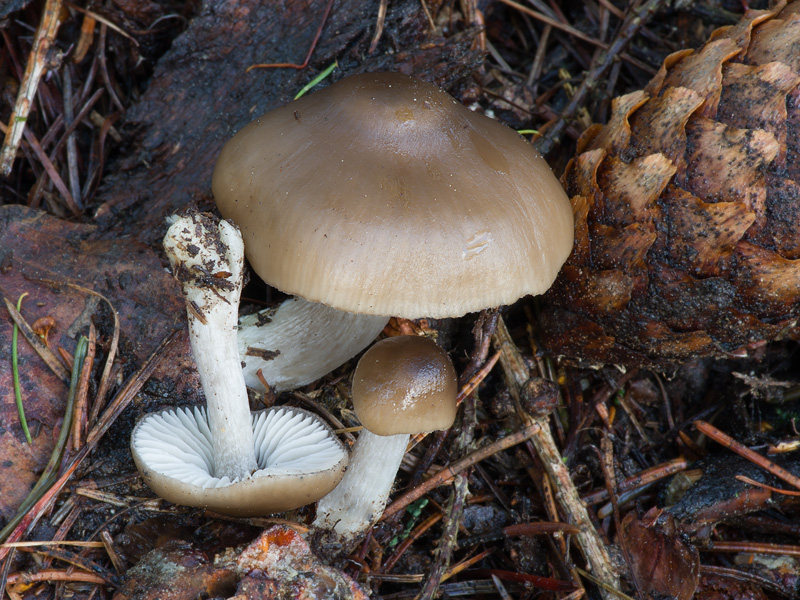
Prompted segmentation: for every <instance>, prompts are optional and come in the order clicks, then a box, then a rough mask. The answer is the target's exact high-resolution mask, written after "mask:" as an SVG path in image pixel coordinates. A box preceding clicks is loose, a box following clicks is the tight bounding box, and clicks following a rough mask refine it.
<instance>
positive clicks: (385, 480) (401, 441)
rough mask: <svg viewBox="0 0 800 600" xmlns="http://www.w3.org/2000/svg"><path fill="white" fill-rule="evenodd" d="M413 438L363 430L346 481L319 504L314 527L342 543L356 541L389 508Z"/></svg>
mask: <svg viewBox="0 0 800 600" xmlns="http://www.w3.org/2000/svg"><path fill="white" fill-rule="evenodd" d="M408 440H409V435H408V434H406V433H401V434H397V435H375V434H374V433H371V432H369V431H367V430H366V429H362V430H361V433H360V434H359V436H358V440H356V443H355V445H354V446H353V451H352V454H351V456H350V464H349V466H348V467H347V471H345V474H344V477H343V478H342V481H340V482H339V485H337V486H336V487H335V488H334V489H333V491H332V492H330V493H329V494H328V495H327V496H325V497H323V498H322V499H321V500H320V501H319V504H317V517H316V519H315V521H314V526H315V527H317V528H319V529H325V530H328V531H333V532H334V533H336V534H337V535H338V536H339V539H340V541H341V543H342V544H344V545H347V544H349V542H351V541H354V540H355V539H356V538H357V537H358V536H360V535H361V534H362V533H364V532H365V531H366V530H367V529H369V527H370V526H371V525H372V524H373V523H375V522H376V521H377V520H378V519H379V518H380V517H381V515H382V514H383V510H384V509H385V508H386V501H387V500H388V499H389V493H390V492H391V491H392V484H393V483H394V478H395V475H397V470H398V469H399V468H400V461H402V460H403V456H404V455H405V452H406V447H407V446H408Z"/></svg>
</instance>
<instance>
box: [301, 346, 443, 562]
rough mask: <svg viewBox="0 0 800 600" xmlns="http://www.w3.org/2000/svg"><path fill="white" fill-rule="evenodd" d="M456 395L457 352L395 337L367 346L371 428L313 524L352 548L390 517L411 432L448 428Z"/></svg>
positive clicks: (360, 412)
mask: <svg viewBox="0 0 800 600" xmlns="http://www.w3.org/2000/svg"><path fill="white" fill-rule="evenodd" d="M457 393H458V383H457V378H456V372H455V368H454V367H453V363H452V362H451V361H450V357H449V356H448V355H447V353H446V352H445V351H444V350H442V349H441V348H440V347H439V346H438V345H437V344H436V343H435V342H434V341H432V340H430V339H428V338H424V337H418V336H413V335H405V336H397V337H390V338H385V339H383V340H381V341H379V342H377V343H376V344H375V345H374V346H372V347H371V348H370V349H369V350H367V351H366V352H365V353H364V355H363V356H362V357H361V359H360V360H359V361H358V365H357V366H356V370H355V373H354V374H353V408H354V409H355V412H356V416H358V418H359V420H360V421H361V423H362V425H363V426H364V429H363V430H362V431H361V433H360V434H359V436H358V440H357V441H356V443H355V446H354V447H353V452H352V457H351V461H350V466H349V467H348V469H347V471H346V473H345V476H344V478H343V479H342V481H341V482H340V483H339V485H338V486H336V488H335V489H334V490H333V491H332V492H330V493H329V494H328V495H326V496H325V497H324V498H322V499H321V500H320V501H319V503H318V504H317V517H316V520H315V521H314V526H315V527H317V528H319V529H323V530H328V531H332V532H333V533H334V534H335V535H336V536H337V538H338V543H340V544H342V545H343V546H345V547H346V546H347V545H349V543H350V542H351V541H353V540H355V539H356V538H357V537H358V536H359V535H360V534H362V533H363V532H365V531H366V530H367V529H368V528H369V527H370V526H371V525H372V524H373V523H374V522H375V521H376V520H377V519H378V518H380V516H381V515H382V514H383V510H384V508H385V507H386V502H387V500H388V498H389V493H390V492H391V489H392V484H393V483H394V479H395V476H396V474H397V470H398V468H399V466H400V461H401V460H402V459H403V455H404V454H405V452H406V446H407V445H408V441H409V437H410V434H416V433H424V432H429V431H434V430H437V429H448V428H449V427H450V426H451V425H452V424H453V421H454V419H455V416H456V409H457V405H456V396H457Z"/></svg>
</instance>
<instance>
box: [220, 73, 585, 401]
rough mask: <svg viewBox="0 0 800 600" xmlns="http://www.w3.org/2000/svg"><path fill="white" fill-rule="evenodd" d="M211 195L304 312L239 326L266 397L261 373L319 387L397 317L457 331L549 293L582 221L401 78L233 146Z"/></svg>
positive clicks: (336, 93) (501, 147) (521, 164)
mask: <svg viewBox="0 0 800 600" xmlns="http://www.w3.org/2000/svg"><path fill="white" fill-rule="evenodd" d="M212 187H213V192H214V197H215V199H216V201H217V205H218V207H219V210H220V212H221V213H222V215H223V216H224V217H225V218H229V219H231V220H232V221H233V222H235V223H236V224H237V225H238V226H239V227H240V228H241V229H242V235H243V236H244V239H245V246H246V252H247V257H248V259H249V261H250V264H251V265H252V267H253V269H254V270H255V272H256V273H257V274H258V275H259V276H260V277H261V278H262V279H264V281H266V282H267V283H268V284H269V285H271V286H274V287H276V288H278V289H279V290H281V291H283V292H285V293H287V294H294V295H296V297H297V299H296V300H292V301H288V302H287V303H284V304H283V305H281V307H280V308H279V309H278V310H277V312H276V313H275V314H272V315H270V317H271V321H270V322H266V321H268V320H267V319H261V325H260V326H259V327H256V326H255V324H254V322H255V321H256V320H258V319H259V318H260V317H253V318H251V320H250V321H243V322H242V325H243V327H242V331H241V336H240V352H241V354H242V361H243V362H244V363H245V367H244V369H245V374H246V377H247V383H248V385H251V386H254V387H258V386H259V383H258V380H257V378H256V376H255V373H256V371H257V370H258V369H259V368H261V369H263V373H264V376H265V378H266V380H267V381H268V382H270V384H271V385H274V386H275V387H277V388H279V389H280V388H287V387H293V386H296V385H302V384H304V383H308V382H309V381H313V380H314V379H316V378H318V377H320V376H322V375H324V374H325V373H327V372H328V371H329V370H331V369H332V368H334V367H335V366H337V365H338V364H341V363H343V362H344V361H346V360H348V359H349V358H350V357H352V356H353V355H355V354H356V353H357V352H359V351H360V350H361V349H363V348H364V347H365V346H366V345H368V344H369V343H370V341H372V340H373V339H374V338H375V336H376V335H377V333H378V332H379V331H380V329H381V328H382V327H383V325H384V324H385V322H386V320H387V317H388V316H399V317H406V318H418V317H456V316H461V315H463V314H465V313H467V312H470V311H477V310H481V309H484V308H487V307H494V306H498V305H501V304H509V303H512V302H514V301H516V300H517V299H518V298H520V297H521V296H524V295H526V294H539V293H542V292H544V291H545V290H546V289H547V288H548V287H549V286H550V284H551V283H552V281H553V279H554V278H555V276H556V273H557V272H558V269H559V267H560V266H561V264H562V263H563V262H564V260H565V259H566V257H567V255H568V254H569V252H570V249H571V248H572V235H573V225H572V223H573V219H572V210H571V208H570V204H569V201H568V200H567V196H566V194H565V193H564V191H563V190H562V188H561V186H560V184H559V183H558V180H557V179H556V178H555V176H554V175H553V174H552V173H551V171H550V169H549V167H548V166H547V163H546V162H545V161H544V159H543V158H542V157H541V156H539V155H538V154H537V153H536V152H535V151H534V150H533V148H531V147H530V145H529V144H528V143H527V142H526V141H525V140H524V139H523V138H521V137H520V136H519V135H518V134H517V133H516V132H515V131H513V130H512V129H509V128H508V127H506V126H504V125H502V124H500V123H498V122H496V121H494V120H492V119H490V118H488V117H486V116H484V115H481V114H478V113H474V112H472V111H470V110H468V109H467V108H465V107H464V106H463V105H461V104H459V103H458V102H457V101H456V100H455V99H453V98H452V97H451V96H449V95H448V94H447V93H446V92H444V91H442V90H440V89H439V88H437V87H436V86H434V85H431V84H429V83H426V82H423V81H420V80H417V79H412V78H411V77H408V76H406V75H402V74H399V73H368V74H362V75H354V76H351V77H348V78H346V79H343V80H341V81H339V82H337V83H335V84H333V85H331V86H329V87H328V88H325V89H323V90H322V91H319V92H317V93H315V94H312V95H309V96H304V97H303V98H301V99H299V100H297V101H295V102H292V103H290V104H288V105H286V106H284V107H281V108H278V109H276V110H273V111H271V112H269V113H267V114H266V115H263V116H262V117H260V118H259V119H257V120H256V121H254V122H252V123H250V124H249V125H247V126H245V127H244V128H242V130H241V131H239V132H238V133H237V134H236V135H235V136H234V137H233V138H232V139H231V140H230V141H229V142H228V143H227V144H226V145H225V147H224V148H223V150H222V152H221V153H220V156H219V160H218V161H217V165H216V167H215V170H214V176H213V181H212ZM321 305H324V306H321ZM306 314H310V315H312V316H313V318H314V321H315V323H313V324H309V323H308V322H307V321H306V318H305V315H306ZM292 315H299V316H297V317H296V318H295V317H292V319H291V320H289V321H288V324H289V325H288V326H287V321H286V320H285V319H284V316H292ZM288 332H291V333H292V335H294V337H295V338H297V339H299V340H306V342H308V340H314V343H307V344H306V345H305V346H300V345H298V344H297V343H296V342H294V341H289V339H288V338H287V337H286V336H287V335H288ZM320 332H321V333H320ZM277 335H281V336H284V337H282V338H276V337H275V336H277ZM325 340H331V341H332V342H333V343H332V344H326V343H324V342H325ZM345 342H347V343H345ZM301 360H302V362H303V363H304V364H305V365H307V367H306V366H304V367H302V369H301V368H298V365H300V364H301ZM314 367H317V368H314ZM288 368H294V369H295V372H293V373H292V374H291V376H290V377H287V376H286V375H285V369H288Z"/></svg>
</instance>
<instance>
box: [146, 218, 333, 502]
mask: <svg viewBox="0 0 800 600" xmlns="http://www.w3.org/2000/svg"><path fill="white" fill-rule="evenodd" d="M164 247H165V250H166V253H167V256H168V258H169V260H170V264H171V265H172V269H173V272H174V273H175V276H176V277H177V278H178V280H179V281H180V282H181V284H182V286H183V290H184V294H185V296H186V302H187V313H188V320H189V336H190V341H191V346H192V354H193V356H194V359H195V362H196V363H197V369H198V374H199V376H200V382H201V384H202V386H203V391H204V392H205V396H206V403H207V408H206V409H205V410H204V409H199V408H196V409H194V410H188V409H169V410H166V411H163V412H160V413H154V414H150V415H147V416H145V417H144V418H143V419H142V420H141V421H140V422H139V423H138V424H137V426H136V428H135V429H134V432H133V435H132V439H131V450H132V453H133V456H134V460H135V462H136V465H137V467H138V468H139V470H140V472H141V473H142V476H143V478H144V479H145V481H146V482H147V483H148V485H150V487H151V488H152V489H153V490H154V491H155V492H156V493H158V494H159V495H160V496H162V497H164V498H166V499H167V500H170V501H173V502H176V503H179V504H187V505H191V506H201V507H204V508H210V509H212V510H215V511H218V512H222V513H226V514H232V515H258V514H268V513H271V512H276V511H282V510H288V509H290V508H296V507H298V506H302V505H303V504H308V503H310V502H314V501H315V500H317V499H318V498H320V497H321V496H323V495H324V494H325V493H327V492H328V491H329V490H330V489H332V488H333V486H335V485H336V483H337V482H338V480H339V479H340V478H341V476H342V473H343V471H344V467H345V465H346V464H347V452H346V450H345V449H344V447H343V446H342V444H341V442H339V441H338V439H337V438H336V437H335V436H334V435H333V433H332V432H331V430H330V429H329V428H328V427H327V425H325V424H324V423H323V422H322V421H321V420H319V419H318V418H317V417H315V416H314V415H312V414H310V413H307V412H305V411H302V410H299V409H289V408H274V409H270V410H268V411H262V412H261V413H256V414H255V415H252V416H251V414H250V407H249V402H248V399H247V390H246V387H245V382H244V377H243V374H242V370H241V366H240V363H239V355H238V349H237V344H236V333H237V310H238V305H239V296H240V294H241V288H242V270H243V267H244V248H243V243H242V239H241V236H240V234H239V231H238V230H237V229H236V227H235V226H233V225H231V224H230V223H228V222H225V221H221V222H219V223H216V222H215V221H214V220H213V219H211V218H210V217H208V216H205V215H193V216H190V217H181V218H178V219H176V220H175V222H174V223H173V224H172V225H171V227H170V228H169V230H168V232H167V235H166V237H165V239H164Z"/></svg>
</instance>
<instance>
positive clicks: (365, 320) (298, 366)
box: [238, 297, 389, 391]
mask: <svg viewBox="0 0 800 600" xmlns="http://www.w3.org/2000/svg"><path fill="white" fill-rule="evenodd" d="M388 321H389V317H379V316H374V315H358V314H355V313H349V312H344V311H341V310H337V309H335V308H331V307H330V306H326V305H325V304H319V303H317V302H309V301H307V300H304V299H302V298H299V297H294V298H289V299H288V300H286V301H284V302H283V303H282V304H280V305H278V306H277V307H275V308H268V309H266V310H262V311H260V312H258V313H256V314H253V315H247V316H244V317H241V318H240V319H239V338H238V343H239V354H240V356H241V361H242V370H243V371H244V378H245V381H246V382H247V385H248V386H249V387H251V388H253V389H257V390H263V389H264V386H263V385H262V383H261V381H260V380H259V378H258V375H257V372H258V370H259V369H261V374H262V375H263V377H264V379H265V380H266V381H267V383H269V385H270V387H272V388H274V389H275V390H278V391H280V390H290V389H294V388H297V387H300V386H303V385H306V384H307V383H311V382H312V381H315V380H317V379H319V378H320V377H322V376H324V375H327V374H328V373H330V372H331V371H333V370H334V369H335V368H336V367H338V366H340V365H342V364H344V363H345V362H347V361H348V360H350V359H351V358H353V356H355V355H356V354H358V353H359V352H361V351H362V350H363V349H364V348H366V347H367V346H368V345H369V344H371V343H372V342H373V341H374V340H375V338H376V337H378V334H379V333H380V332H381V330H382V329H383V328H384V327H385V326H386V323H387V322H388Z"/></svg>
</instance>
